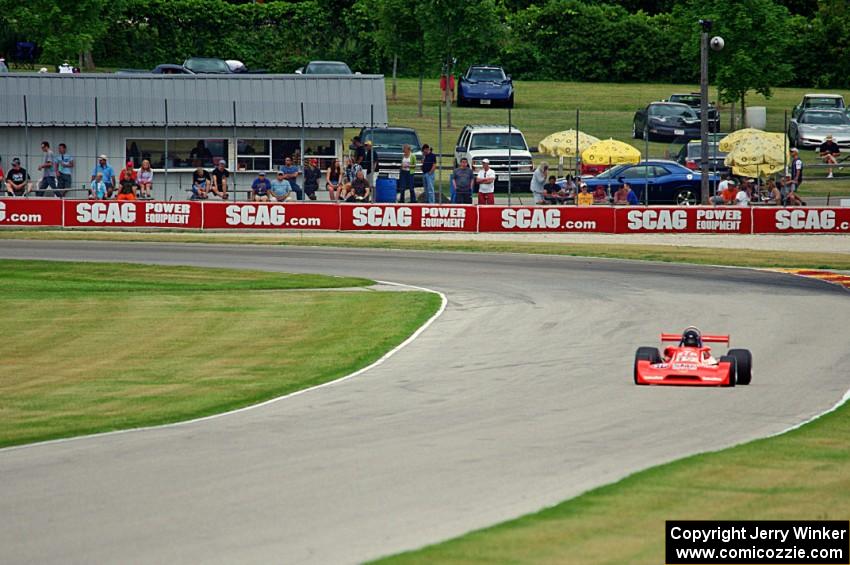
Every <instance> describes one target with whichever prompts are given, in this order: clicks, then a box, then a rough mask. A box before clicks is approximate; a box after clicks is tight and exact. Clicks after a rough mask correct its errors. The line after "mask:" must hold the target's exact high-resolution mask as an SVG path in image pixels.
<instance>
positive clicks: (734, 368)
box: [720, 355, 738, 386]
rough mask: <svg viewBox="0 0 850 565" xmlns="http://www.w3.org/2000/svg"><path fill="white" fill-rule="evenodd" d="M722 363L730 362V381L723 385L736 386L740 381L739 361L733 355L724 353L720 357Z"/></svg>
mask: <svg viewBox="0 0 850 565" xmlns="http://www.w3.org/2000/svg"><path fill="white" fill-rule="evenodd" d="M720 363H721V364H722V363H729V382H728V383H726V384H725V385H723V386H735V385H736V384H737V381H738V363H737V360H736V359H735V358H734V357H732V356H731V355H724V356H723V357H721V358H720Z"/></svg>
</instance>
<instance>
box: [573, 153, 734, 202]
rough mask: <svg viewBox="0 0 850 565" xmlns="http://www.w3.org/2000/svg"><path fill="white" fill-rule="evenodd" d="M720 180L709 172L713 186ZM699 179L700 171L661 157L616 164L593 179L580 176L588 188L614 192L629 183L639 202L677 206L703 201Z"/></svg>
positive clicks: (700, 177)
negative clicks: (600, 188) (602, 187)
mask: <svg viewBox="0 0 850 565" xmlns="http://www.w3.org/2000/svg"><path fill="white" fill-rule="evenodd" d="M719 180H720V177H719V175H717V174H714V173H709V182H710V183H711V186H712V187H713V186H714V185H715V184H716V183H717V182H718V181H719ZM701 181H702V175H701V174H700V173H699V172H697V171H692V170H690V169H688V168H687V167H684V166H682V165H680V164H679V163H677V162H675V161H667V160H663V159H650V160H645V161H641V162H640V163H637V164H635V165H617V166H616V167H612V168H610V169H608V170H607V171H605V172H603V173H601V174H599V175H598V176H596V177H594V178H591V179H583V182H585V183H587V186H588V187H589V188H590V190H591V191H592V190H593V189H594V188H596V187H597V186H604V187H606V188H610V190H611V193H613V192H614V191H616V190H618V189H619V188H620V187H621V186H622V185H623V184H624V183H628V185H629V186H631V187H632V191H634V193H635V196H637V197H638V200H640V201H641V202H647V201H648V203H649V204H677V205H694V204H699V203H700V202H702V191H701V187H700V183H701ZM647 196H648V200H647Z"/></svg>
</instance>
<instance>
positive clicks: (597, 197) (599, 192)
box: [593, 184, 608, 204]
mask: <svg viewBox="0 0 850 565" xmlns="http://www.w3.org/2000/svg"><path fill="white" fill-rule="evenodd" d="M606 202H608V192H607V191H606V190H605V187H604V186H602V185H601V184H600V185H598V186H597V187H596V188H595V189H593V203H594V204H604V203H606Z"/></svg>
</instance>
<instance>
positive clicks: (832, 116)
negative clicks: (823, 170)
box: [788, 109, 850, 148]
mask: <svg viewBox="0 0 850 565" xmlns="http://www.w3.org/2000/svg"><path fill="white" fill-rule="evenodd" d="M827 135H832V139H833V141H835V143H837V144H838V146H839V147H841V148H850V117H848V116H847V114H845V113H844V112H843V111H841V110H819V109H812V110H804V111H803V112H801V113H800V115H798V116H797V117H796V118H794V119H792V120H791V123H790V124H789V126H788V138H789V139H790V140H791V143H793V144H794V145H796V146H797V147H817V146H818V145H820V144H821V143H823V142H824V140H825V139H826V136H827Z"/></svg>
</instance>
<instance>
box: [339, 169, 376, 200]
mask: <svg viewBox="0 0 850 565" xmlns="http://www.w3.org/2000/svg"><path fill="white" fill-rule="evenodd" d="M371 194H372V188H371V187H370V186H369V181H368V180H366V172H365V171H364V170H363V169H360V170H359V171H357V177H356V178H355V179H354V180H353V181H352V183H351V185H350V186H347V187H346V188H343V189H342V192H340V195H339V197H340V200H343V201H345V202H368V201H369V196H370V195H371Z"/></svg>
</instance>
